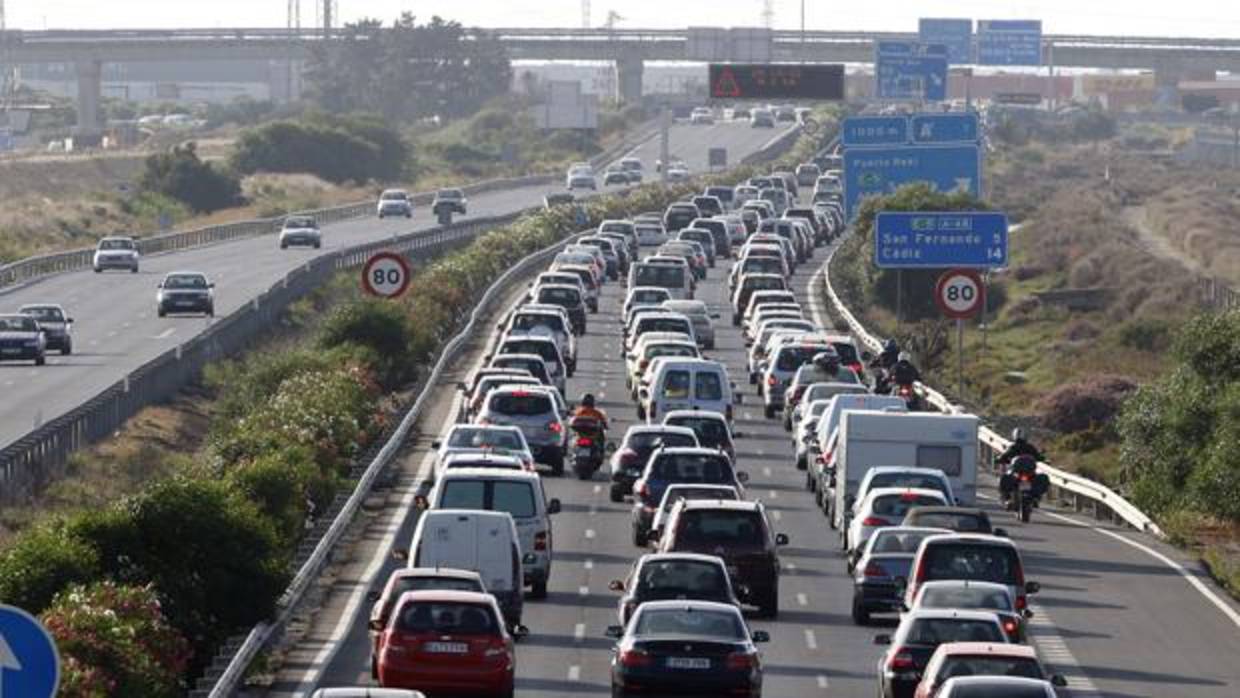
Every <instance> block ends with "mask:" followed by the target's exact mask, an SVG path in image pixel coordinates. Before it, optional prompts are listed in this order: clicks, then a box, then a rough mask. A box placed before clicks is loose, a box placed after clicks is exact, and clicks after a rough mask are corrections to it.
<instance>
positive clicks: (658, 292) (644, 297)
mask: <svg viewBox="0 0 1240 698" xmlns="http://www.w3.org/2000/svg"><path fill="white" fill-rule="evenodd" d="M669 297H670V296H669V294H668V292H667V289H665V288H660V289H642V290H640V291H634V292H633V298H632V302H633V303H662V302H663V301H665V300H667V299H668V298H669Z"/></svg>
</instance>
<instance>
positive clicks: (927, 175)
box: [844, 143, 982, 266]
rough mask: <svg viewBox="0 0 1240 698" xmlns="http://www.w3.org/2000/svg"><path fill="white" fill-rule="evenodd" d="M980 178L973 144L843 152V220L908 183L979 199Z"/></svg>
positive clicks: (978, 155) (977, 151)
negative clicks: (871, 198) (865, 202)
mask: <svg viewBox="0 0 1240 698" xmlns="http://www.w3.org/2000/svg"><path fill="white" fill-rule="evenodd" d="M981 175H982V156H981V149H980V148H979V147H978V145H977V144H976V143H967V144H961V145H913V146H884V147H879V148H846V149H845V150H844V217H845V218H847V219H849V220H852V219H853V218H855V217H856V215H857V212H858V211H859V210H860V208H861V201H862V199H864V198H865V197H867V196H871V195H875V194H890V193H892V192H894V191H895V190H896V189H897V188H898V187H899V186H900V185H902V184H909V183H910V182H927V183H929V184H930V185H931V186H932V187H934V188H935V189H937V190H938V191H942V192H950V191H956V190H962V191H967V192H969V193H970V194H972V195H973V196H978V195H979V194H978V192H980V191H981V181H982V180H981ZM940 266H941V265H940Z"/></svg>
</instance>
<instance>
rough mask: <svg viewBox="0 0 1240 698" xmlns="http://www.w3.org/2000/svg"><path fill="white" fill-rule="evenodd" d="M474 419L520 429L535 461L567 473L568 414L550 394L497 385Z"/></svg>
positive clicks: (560, 472)
mask: <svg viewBox="0 0 1240 698" xmlns="http://www.w3.org/2000/svg"><path fill="white" fill-rule="evenodd" d="M474 422H475V423H477V424H507V425H511V426H515V427H518V428H520V429H521V433H522V434H524V435H525V442H526V443H527V444H528V445H529V447H530V451H532V452H533V454H534V458H535V460H537V461H538V462H539V463H542V464H544V465H546V466H549V467H550V468H551V472H552V474H554V475H562V474H563V473H564V448H565V445H566V444H567V436H566V435H565V431H566V430H565V428H564V415H562V414H561V413H560V411H559V409H557V407H556V404H555V400H554V399H552V397H551V396H550V395H547V394H546V393H543V392H540V391H536V390H528V389H526V388H523V387H520V386H516V387H501V388H496V389H495V390H492V391H491V393H490V394H489V395H487V398H486V403H485V404H484V405H483V407H482V409H481V410H479V411H478V414H477V415H475V417H474Z"/></svg>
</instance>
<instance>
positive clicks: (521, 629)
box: [512, 625, 530, 640]
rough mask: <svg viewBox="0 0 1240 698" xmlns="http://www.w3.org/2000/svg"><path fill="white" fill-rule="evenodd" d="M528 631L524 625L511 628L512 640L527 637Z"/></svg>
mask: <svg viewBox="0 0 1240 698" xmlns="http://www.w3.org/2000/svg"><path fill="white" fill-rule="evenodd" d="M529 634H530V629H529V628H527V627H525V626H524V625H515V626H513V628H512V636H513V638H514V639H517V640H520V639H523V638H526V637H529Z"/></svg>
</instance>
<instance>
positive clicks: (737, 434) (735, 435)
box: [732, 431, 745, 439]
mask: <svg viewBox="0 0 1240 698" xmlns="http://www.w3.org/2000/svg"><path fill="white" fill-rule="evenodd" d="M732 438H734V439H743V438H745V432H743V431H734V432H732Z"/></svg>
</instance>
